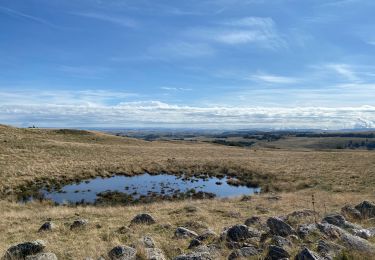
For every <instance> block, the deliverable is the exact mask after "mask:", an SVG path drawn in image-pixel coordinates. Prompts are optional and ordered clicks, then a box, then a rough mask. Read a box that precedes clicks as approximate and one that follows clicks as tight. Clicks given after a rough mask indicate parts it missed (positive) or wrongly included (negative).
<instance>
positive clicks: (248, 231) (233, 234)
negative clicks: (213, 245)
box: [227, 225, 260, 242]
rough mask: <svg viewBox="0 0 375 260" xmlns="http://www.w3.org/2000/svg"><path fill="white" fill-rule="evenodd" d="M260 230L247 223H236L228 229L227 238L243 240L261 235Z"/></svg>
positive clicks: (236, 240)
mask: <svg viewBox="0 0 375 260" xmlns="http://www.w3.org/2000/svg"><path fill="white" fill-rule="evenodd" d="M259 236H260V232H259V231H258V230H257V229H255V228H251V227H248V226H246V225H234V226H232V227H230V228H229V229H228V230H227V240H230V241H235V242H241V241H245V240H246V239H248V238H252V237H259Z"/></svg>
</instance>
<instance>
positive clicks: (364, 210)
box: [355, 200, 375, 218]
mask: <svg viewBox="0 0 375 260" xmlns="http://www.w3.org/2000/svg"><path fill="white" fill-rule="evenodd" d="M355 209H356V210H358V211H359V212H360V213H361V216H362V218H374V217H375V204H374V203H372V202H370V201H367V200H365V201H363V202H361V203H359V204H358V205H357V206H355Z"/></svg>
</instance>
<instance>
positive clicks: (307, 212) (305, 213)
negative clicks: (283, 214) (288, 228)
mask: <svg viewBox="0 0 375 260" xmlns="http://www.w3.org/2000/svg"><path fill="white" fill-rule="evenodd" d="M314 215H317V213H316V212H315V211H313V210H311V209H304V210H296V211H293V212H292V213H289V214H288V215H287V218H305V217H313V216H314Z"/></svg>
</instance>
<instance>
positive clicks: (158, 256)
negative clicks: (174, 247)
mask: <svg viewBox="0 0 375 260" xmlns="http://www.w3.org/2000/svg"><path fill="white" fill-rule="evenodd" d="M146 259H147V260H166V259H167V258H166V257H165V255H164V253H163V251H162V250H161V249H159V248H146Z"/></svg>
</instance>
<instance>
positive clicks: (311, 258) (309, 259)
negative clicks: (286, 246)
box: [295, 247, 322, 260]
mask: <svg viewBox="0 0 375 260" xmlns="http://www.w3.org/2000/svg"><path fill="white" fill-rule="evenodd" d="M320 259H322V258H321V257H320V256H318V254H316V253H315V252H313V251H311V250H309V249H308V248H306V247H305V248H304V249H302V250H301V251H300V252H299V253H298V254H297V255H296V257H295V260H320Z"/></svg>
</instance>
